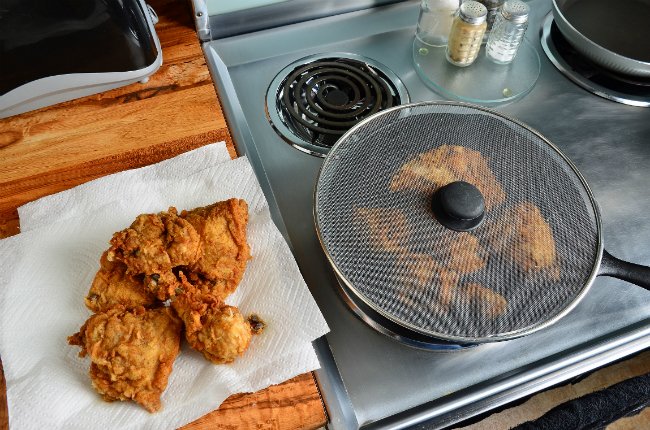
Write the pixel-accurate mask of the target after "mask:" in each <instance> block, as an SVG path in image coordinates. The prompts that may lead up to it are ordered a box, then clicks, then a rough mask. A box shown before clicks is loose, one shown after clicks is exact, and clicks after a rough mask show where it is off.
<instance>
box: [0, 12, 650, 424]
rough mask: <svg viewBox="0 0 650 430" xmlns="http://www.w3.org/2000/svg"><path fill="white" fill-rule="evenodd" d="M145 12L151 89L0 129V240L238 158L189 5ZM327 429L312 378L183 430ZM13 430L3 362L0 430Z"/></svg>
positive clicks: (613, 371) (536, 402) (540, 402)
mask: <svg viewBox="0 0 650 430" xmlns="http://www.w3.org/2000/svg"><path fill="white" fill-rule="evenodd" d="M148 3H150V4H151V5H152V6H153V7H154V9H155V10H156V12H157V13H158V16H159V18H160V22H159V23H158V25H157V26H156V31H157V33H158V35H159V37H160V40H161V43H162V47H163V66H162V67H161V69H160V70H159V71H158V72H156V74H154V75H153V76H152V77H151V79H150V81H149V82H147V83H146V84H141V83H137V84H133V85H130V86H127V87H124V88H121V89H116V90H113V91H108V92H105V93H102V94H98V95H93V96H89V97H85V98H83V99H79V100H74V101H70V102H67V103H62V104H59V105H56V106H52V107H48V108H43V109H40V110H38V111H35V112H28V113H25V114H22V115H18V116H15V117H12V118H7V119H4V120H0V237H7V236H10V235H13V234H16V233H18V232H19V230H20V229H19V220H18V214H17V210H16V209H17V207H18V206H20V205H22V204H24V203H26V202H29V201H32V200H34V199H37V198H39V197H42V196H45V195H48V194H52V193H56V192H58V191H62V190H65V189H68V188H71V187H74V186H76V185H78V184H81V183H84V182H87V181H89V180H92V179H95V178H98V177H101V176H104V175H107V174H110V173H114V172H119V171H122V170H125V169H130V168H135V167H140V166H144V165H148V164H152V163H155V162H158V161H160V160H163V159H166V158H169V157H172V156H175V155H177V154H180V153H182V152H185V151H188V150H191V149H194V148H197V147H199V146H202V145H206V144H208V143H212V142H216V141H221V140H225V141H226V143H227V145H228V147H229V150H230V152H231V155H232V156H233V157H234V156H236V154H235V150H234V147H233V145H232V140H231V138H230V135H229V133H228V129H227V124H226V121H225V119H224V117H223V113H222V111H221V108H220V105H219V101H218V98H217V94H215V91H214V87H213V85H212V81H211V79H210V76H209V72H208V69H207V66H206V65H205V60H204V58H203V54H202V52H201V49H200V46H199V43H198V40H197V38H196V34H195V31H194V29H193V23H192V19H191V16H190V14H191V10H190V6H189V4H188V3H187V2H184V1H178V0H176V1H174V0H149V1H148ZM649 365H650V353H645V354H644V355H640V356H638V357H635V358H633V359H631V360H628V361H625V362H623V363H619V364H616V365H613V366H610V367H607V368H605V369H602V370H600V371H598V372H597V373H595V374H594V375H592V376H590V377H589V378H588V380H585V382H584V383H581V384H577V385H576V386H573V385H570V384H569V385H566V386H564V387H560V388H557V389H555V390H551V391H548V392H545V393H541V394H539V395H538V396H535V397H533V398H531V399H530V400H529V401H528V402H526V403H524V404H522V405H520V406H518V407H515V408H511V409H508V410H506V411H504V412H502V413H501V414H498V415H495V416H493V417H489V418H486V419H485V420H483V421H481V422H480V423H478V424H477V425H476V426H475V427H473V429H506V428H508V427H509V426H510V425H514V424H517V423H519V422H522V420H525V419H531V418H530V417H535V416H539V415H541V414H543V413H544V412H545V411H546V410H548V409H549V408H550V407H552V406H553V405H555V404H559V403H561V402H563V401H566V400H568V399H571V398H573V397H575V396H576V395H579V394H580V393H586V392H590V391H593V390H596V389H599V387H604V386H608V385H611V384H613V383H615V382H618V381H620V380H623V379H627V378H630V377H632V376H635V375H636V374H638V373H639V372H644V371H645V372H647V371H648V370H647V369H648V366H649ZM648 419H650V413H648V411H647V410H646V411H644V413H643V414H641V415H639V416H637V417H631V418H629V419H624V420H619V421H618V422H616V423H615V424H613V425H612V426H610V427H611V429H616V430H628V429H639V428H650V426H646V424H648ZM325 422H326V415H325V411H324V408H323V405H322V402H321V399H320V396H319V393H318V389H317V386H316V383H315V381H314V378H313V375H311V374H305V375H301V376H299V377H297V378H294V379H292V380H290V381H287V382H285V383H283V384H280V385H276V386H272V387H269V388H267V389H265V390H262V391H260V392H257V393H253V394H242V395H235V396H232V397H230V398H229V399H228V400H226V401H225V402H224V403H223V404H222V405H221V407H219V409H218V410H216V411H214V412H212V413H210V414H208V415H206V416H204V417H202V418H201V419H199V420H197V421H195V422H193V423H191V424H188V425H187V426H185V427H184V429H187V430H200V429H248V428H251V429H253V428H254V429H312V428H318V427H320V426H322V425H324V424H325ZM7 428H8V413H7V400H6V384H5V380H4V374H3V373H2V363H1V362H0V430H6V429H7Z"/></svg>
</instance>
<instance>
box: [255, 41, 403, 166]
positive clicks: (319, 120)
mask: <svg viewBox="0 0 650 430" xmlns="http://www.w3.org/2000/svg"><path fill="white" fill-rule="evenodd" d="M408 101H409V97H408V93H407V92H406V88H405V87H404V85H403V84H402V82H401V81H400V79H399V78H398V77H397V76H396V75H395V74H394V73H393V72H392V71H390V70H389V69H388V68H387V67H386V66H383V65H381V64H378V63H376V62H373V61H371V60H370V59H367V58H363V57H360V56H357V55H351V54H328V55H320V56H312V57H307V58H302V59H300V60H297V61H295V62H294V63H292V64H290V65H289V66H287V67H285V68H284V69H283V70H282V71H281V72H280V73H278V75H277V76H276V77H275V79H274V80H273V82H272V83H271V85H270V86H269V89H268V92H267V96H266V112H267V116H268V119H269V121H270V123H271V125H272V126H273V128H274V129H275V130H276V132H277V133H278V134H279V135H280V136H281V137H282V138H283V139H284V140H285V141H287V142H288V143H290V144H291V145H292V146H294V147H295V148H297V149H299V150H301V151H304V152H307V153H309V154H312V155H317V156H321V157H323V156H325V155H326V154H327V152H329V149H330V148H331V147H332V145H334V143H336V141H337V140H338V139H339V137H341V136H342V135H343V134H344V133H345V132H346V131H348V130H349V129H350V128H352V127H353V126H354V125H356V124H357V123H358V122H359V121H361V120H363V119H365V118H367V117H369V116H370V115H373V114H375V113H377V112H379V111H381V110H384V109H388V108H390V107H393V106H396V105H399V104H401V103H408Z"/></svg>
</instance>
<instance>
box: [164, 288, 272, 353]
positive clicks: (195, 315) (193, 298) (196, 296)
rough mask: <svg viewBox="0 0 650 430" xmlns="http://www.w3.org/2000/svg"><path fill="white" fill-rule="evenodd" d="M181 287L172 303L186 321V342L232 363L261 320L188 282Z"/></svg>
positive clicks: (247, 342)
mask: <svg viewBox="0 0 650 430" xmlns="http://www.w3.org/2000/svg"><path fill="white" fill-rule="evenodd" d="M184 281H185V280H184ZM183 288H184V290H185V291H184V293H183V294H179V295H178V296H176V298H175V299H174V300H173V301H172V307H173V309H174V310H175V311H176V312H177V313H178V315H179V316H180V318H181V319H182V320H183V322H184V324H185V339H187V343H188V344H189V345H190V346H191V347H192V348H193V349H195V350H197V351H199V352H200V353H202V354H203V356H204V357H205V358H206V359H207V360H209V361H211V362H213V363H215V364H224V363H231V362H232V361H234V360H235V359H236V358H237V357H239V356H240V355H242V354H243V353H244V352H245V351H246V349H248V346H249V344H250V341H251V338H252V337H253V333H254V332H255V333H259V332H261V330H262V328H261V327H263V322H262V321H261V320H259V318H258V317H255V318H254V319H252V320H250V321H249V320H246V319H244V317H243V316H242V314H241V313H240V312H239V310H238V309H237V308H236V307H234V306H228V305H226V304H224V303H223V302H222V301H221V300H218V299H217V298H215V297H214V296H212V295H210V294H203V293H201V292H200V291H198V290H196V289H194V288H193V287H192V286H191V285H188V283H187V282H183ZM254 329H255V330H254Z"/></svg>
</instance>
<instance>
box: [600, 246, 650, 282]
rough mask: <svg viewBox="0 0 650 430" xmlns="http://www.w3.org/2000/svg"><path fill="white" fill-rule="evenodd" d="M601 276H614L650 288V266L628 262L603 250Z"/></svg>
mask: <svg viewBox="0 0 650 430" xmlns="http://www.w3.org/2000/svg"><path fill="white" fill-rule="evenodd" d="M598 275H599V276H601V275H602V276H612V277H614V278H618V279H622V280H624V281H627V282H631V283H633V284H636V285H638V286H639V287H643V288H645V289H646V290H650V267H646V266H642V265H640V264H634V263H628V262H627V261H623V260H619V259H618V258H616V257H613V256H612V255H611V254H610V253H609V252H607V251H605V250H603V259H602V260H601V261H600V271H599V272H598Z"/></svg>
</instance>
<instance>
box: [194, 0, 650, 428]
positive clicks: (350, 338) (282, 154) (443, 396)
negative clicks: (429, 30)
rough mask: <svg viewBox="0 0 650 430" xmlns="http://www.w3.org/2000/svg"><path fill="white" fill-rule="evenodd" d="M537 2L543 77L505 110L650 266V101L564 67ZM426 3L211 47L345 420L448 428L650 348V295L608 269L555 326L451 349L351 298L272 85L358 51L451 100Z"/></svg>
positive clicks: (535, 38)
mask: <svg viewBox="0 0 650 430" xmlns="http://www.w3.org/2000/svg"><path fill="white" fill-rule="evenodd" d="M528 4H529V6H530V7H531V10H532V14H531V18H530V26H529V30H528V33H527V38H528V39H529V40H530V42H531V43H532V44H533V45H534V46H535V47H536V48H537V50H538V53H539V55H540V59H541V74H540V77H539V80H538V82H537V84H536V85H535V87H534V88H533V90H532V91H531V92H530V93H529V94H527V95H526V96H525V97H523V98H522V99H520V100H518V101H516V102H513V103H511V104H509V105H503V106H498V107H497V108H496V109H497V110H499V111H502V112H504V113H506V114H507V115H509V116H512V117H514V118H516V119H518V120H521V121H523V122H525V123H527V124H529V125H530V126H532V127H533V128H535V129H537V130H539V131H540V132H541V133H542V134H543V135H545V136H546V137H547V138H549V139H550V140H551V141H552V142H553V143H555V144H556V145H557V146H558V147H559V148H560V149H561V150H563V151H564V153H565V154H566V155H567V156H568V157H569V158H570V159H571V160H572V161H573V162H574V163H575V164H576V165H577V167H578V168H579V170H580V171H581V172H582V173H583V175H584V176H585V178H586V180H587V182H588V183H589V184H590V186H591V188H592V191H593V192H594V195H595V197H596V200H597V201H598V203H599V205H600V208H601V213H602V219H603V237H604V243H605V248H606V249H607V250H608V251H610V252H611V253H612V254H614V255H615V256H618V257H620V258H623V259H626V260H628V261H633V262H638V263H642V264H648V263H650V217H649V216H648V215H647V214H649V213H650V177H649V175H648V170H647V169H648V166H650V109H644V108H640V107H632V106H626V105H623V104H619V103H615V102H612V101H610V100H606V99H603V98H601V97H597V96H595V95H593V94H591V93H589V92H587V91H585V90H583V89H582V88H580V87H578V86H577V85H575V84H574V83H573V82H571V81H570V80H569V79H567V78H566V77H565V76H563V75H562V74H561V73H560V72H559V71H558V70H557V69H556V68H555V67H554V66H553V65H552V64H551V62H550V61H549V60H548V58H547V57H546V56H545V55H544V53H543V52H542V47H541V44H540V33H541V26H542V21H543V19H544V18H545V17H546V15H547V14H548V13H549V12H550V10H551V4H550V1H546V0H533V1H530V2H528ZM418 11H419V2H416V1H409V2H402V3H398V4H395V5H389V6H382V7H377V8H371V9H367V10H362V11H357V12H350V13H345V14H340V15H337V16H332V17H327V18H321V19H317V20H312V21H309V22H305V23H298V24H292V25H286V26H283V27H278V28H274V29H270V30H264V31H259V32H256V33H250V34H246V35H241V36H234V37H230V38H226V39H220V40H215V41H211V42H207V43H205V44H204V52H205V55H206V58H207V61H208V65H209V67H210V70H211V73H212V75H213V78H214V80H215V83H216V87H217V90H218V93H219V96H220V99H221V102H222V104H223V108H224V112H225V115H226V118H227V120H228V123H229V126H230V129H231V132H232V136H233V139H234V142H235V144H236V146H237V148H238V150H239V151H240V153H242V154H245V155H246V156H247V157H248V158H249V160H250V162H251V164H252V165H253V167H254V169H255V171H256V174H257V176H258V179H259V181H260V183H261V185H262V187H263V189H264V191H265V193H266V197H267V199H268V201H269V204H270V206H271V210H272V212H273V216H274V220H275V222H276V223H277V225H278V227H279V228H280V230H281V231H282V232H283V234H284V235H285V237H286V239H287V240H288V241H289V243H290V246H291V247H292V250H293V252H294V255H295V257H296V260H297V262H298V264H299V266H300V269H301V271H302V274H303V276H304V278H305V280H306V282H307V284H308V285H309V287H310V289H311V292H312V294H313V295H314V297H315V299H316V301H317V302H318V304H319V306H320V308H321V310H322V312H323V314H324V315H325V318H326V319H327V321H328V323H329V325H330V327H331V332H330V333H329V334H328V335H327V336H326V339H321V340H319V341H317V342H316V349H317V352H318V354H319V358H320V360H321V364H322V369H321V370H319V371H317V378H318V381H319V385H320V388H321V391H322V394H323V397H324V400H325V402H326V405H327V408H328V413H329V416H330V420H331V421H330V423H329V426H330V427H331V428H334V429H339V428H356V427H363V428H403V427H408V426H419V425H421V426H422V428H437V427H444V426H447V425H450V424H452V423H454V422H458V421H460V420H462V419H464V418H467V417H470V416H472V415H475V414H477V413H480V412H483V411H485V410H488V409H491V408H494V407H496V406H498V405H501V404H504V403H507V402H509V401H512V400H515V399H517V398H520V397H522V396H525V395H528V394H531V393H533V392H536V391H539V390H541V389H544V388H546V387H549V386H551V385H555V384H557V383H559V382H561V381H564V380H567V379H569V378H571V377H573V376H576V375H579V374H581V373H584V372H586V371H588V370H591V369H594V368H596V367H599V366H602V365H604V364H607V363H609V362H611V361H614V360H616V359H619V358H622V357H624V356H627V355H629V354H632V353H634V352H637V351H640V350H642V349H644V348H647V347H648V346H650V294H649V293H648V292H647V291H645V290H643V289H641V288H639V287H637V286H634V285H631V284H628V283H625V282H623V281H619V280H615V279H611V278H603V277H600V278H597V280H596V282H595V284H594V285H593V287H592V289H591V290H590V291H589V293H588V294H587V296H586V297H585V299H584V300H583V301H582V302H581V303H580V304H579V305H578V306H577V308H576V309H574V310H573V311H572V312H571V313H569V314H568V315H567V316H566V317H565V318H563V319H562V320H560V322H558V323H557V324H555V325H553V326H551V327H549V328H546V329H544V330H542V331H539V332H536V333H534V334H531V335H529V336H526V337H523V338H519V339H515V340H510V341H505V342H500V343H493V344H486V345H481V346H477V347H475V348H470V349H466V350H461V351H453V352H432V351H427V350H421V349H416V348H412V347H409V346H405V345H404V344H402V343H399V342H397V341H395V340H393V339H391V338H389V337H387V336H384V335H382V334H380V333H378V332H377V331H375V330H374V329H373V328H371V327H370V326H369V325H368V324H366V323H365V322H363V321H361V320H360V319H358V318H357V317H356V316H355V315H354V314H353V312H351V311H350V309H349V308H348V307H347V306H346V305H345V303H344V301H343V299H342V298H341V296H340V295H339V293H338V291H337V284H336V282H337V281H336V278H335V276H334V274H333V272H332V270H331V268H330V267H329V265H328V263H327V260H326V259H325V257H324V254H323V252H322V250H321V247H320V245H319V243H318V240H317V237H316V233H315V230H314V221H313V192H314V185H315V182H316V179H317V175H318V171H319V168H320V166H321V163H322V160H323V159H322V158H321V157H318V156H314V155H310V154H309V153H306V152H305V151H304V150H298V149H296V148H295V147H294V146H292V145H291V144H288V142H287V140H286V139H284V138H282V137H280V135H279V134H278V133H277V132H276V130H274V127H273V126H272V125H271V123H270V121H269V116H270V115H269V113H268V112H267V102H266V96H267V94H268V93H269V91H270V90H271V91H275V89H274V85H277V78H278V76H281V72H282V71H283V70H284V71H285V72H287V73H288V72H291V70H294V67H296V64H295V62H296V61H297V60H299V59H302V58H305V57H309V56H314V55H316V56H319V57H322V58H333V57H335V56H336V55H332V53H348V54H350V56H351V57H365V58H368V59H370V60H372V61H373V62H374V63H377V64H380V65H382V67H386V68H387V69H388V70H389V71H390V73H389V74H390V75H392V74H394V75H395V76H397V77H398V78H399V80H400V81H401V82H402V83H403V85H404V87H405V89H406V90H407V92H408V94H409V95H410V99H411V101H424V100H436V99H441V96H439V95H438V94H436V93H434V92H432V91H431V90H430V89H429V88H428V87H426V86H425V85H424V84H423V83H422V81H421V80H420V79H419V78H418V76H417V74H416V72H415V70H414V68H413V64H412V60H411V46H412V41H413V36H414V32H415V25H416V21H417V18H418ZM287 68H290V69H291V70H286V69H287ZM398 85H399V84H398ZM334 90H340V88H335V89H334ZM316 91H318V88H317V89H316ZM353 93H354V91H352V93H349V92H348V94H347V95H342V94H337V93H334V94H333V95H331V96H330V99H331V100H330V101H331V102H332V104H334V105H336V104H337V103H338V104H339V105H345V104H346V103H348V102H350V97H352V96H351V94H353ZM271 106H273V105H272V104H271Z"/></svg>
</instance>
